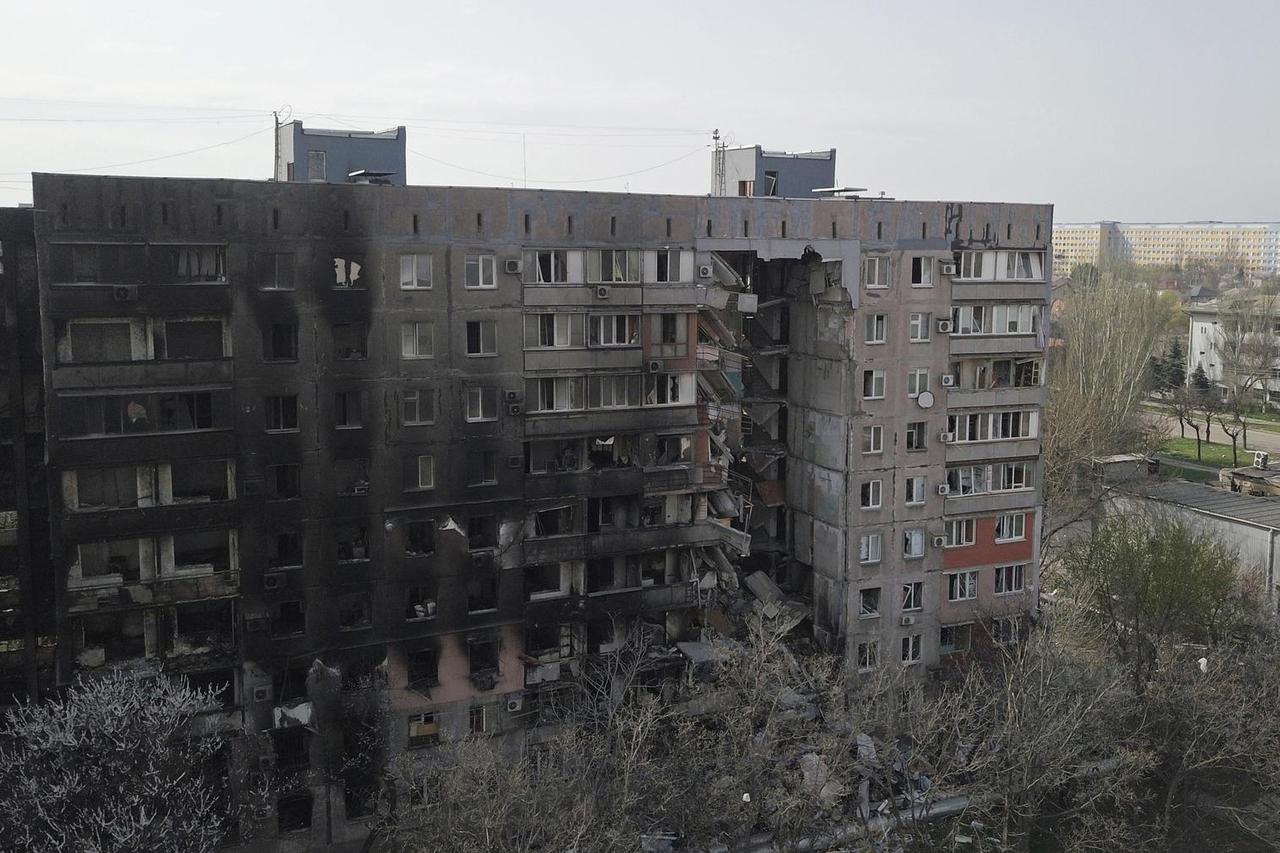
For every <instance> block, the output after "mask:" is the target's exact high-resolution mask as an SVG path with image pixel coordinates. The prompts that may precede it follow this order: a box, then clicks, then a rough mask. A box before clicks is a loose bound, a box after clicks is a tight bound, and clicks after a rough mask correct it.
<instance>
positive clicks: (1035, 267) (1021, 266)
mask: <svg viewBox="0 0 1280 853" xmlns="http://www.w3.org/2000/svg"><path fill="white" fill-rule="evenodd" d="M1043 266H1044V253H1042V252H1006V253H1005V278H1007V279H1013V280H1023V281H1025V280H1032V279H1039V278H1043V277H1044V273H1043Z"/></svg>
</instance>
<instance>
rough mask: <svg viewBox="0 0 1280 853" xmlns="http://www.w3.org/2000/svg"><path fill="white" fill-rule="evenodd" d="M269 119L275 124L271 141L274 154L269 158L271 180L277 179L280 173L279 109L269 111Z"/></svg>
mask: <svg viewBox="0 0 1280 853" xmlns="http://www.w3.org/2000/svg"><path fill="white" fill-rule="evenodd" d="M271 121H272V123H273V124H274V125H275V131H274V132H273V133H272V136H271V141H272V144H273V145H274V148H273V149H272V150H273V152H274V155H273V156H272V158H271V180H273V181H276V180H279V177H278V176H279V175H280V111H279V110H272V111H271Z"/></svg>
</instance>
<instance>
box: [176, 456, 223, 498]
mask: <svg viewBox="0 0 1280 853" xmlns="http://www.w3.org/2000/svg"><path fill="white" fill-rule="evenodd" d="M162 467H163V466H162ZM169 483H170V490H171V492H172V502H173V503H175V504H189V503H211V502H213V501H225V500H228V499H230V497H231V468H230V463H229V462H227V460H225V459H216V460H212V461H208V460H197V461H191V462H174V463H173V464H172V465H170V466H169Z"/></svg>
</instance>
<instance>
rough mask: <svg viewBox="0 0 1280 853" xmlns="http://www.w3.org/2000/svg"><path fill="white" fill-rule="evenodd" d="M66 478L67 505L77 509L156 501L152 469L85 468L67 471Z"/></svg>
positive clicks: (105, 507) (145, 503)
mask: <svg viewBox="0 0 1280 853" xmlns="http://www.w3.org/2000/svg"><path fill="white" fill-rule="evenodd" d="M63 481H64V483H66V485H65V486H64V492H65V493H66V496H67V500H66V503H67V508H68V509H70V510H73V511H75V510H80V511H84V510H100V509H118V508H123V507H134V506H150V505H152V504H153V502H154V498H153V495H154V489H153V487H152V483H151V469H150V468H136V467H133V466H129V467H127V468H82V469H80V470H78V471H68V472H66V473H65V474H64V475H63ZM73 490H74V491H73Z"/></svg>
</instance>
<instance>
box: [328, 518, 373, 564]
mask: <svg viewBox="0 0 1280 853" xmlns="http://www.w3.org/2000/svg"><path fill="white" fill-rule="evenodd" d="M334 541H335V543H336V545H337V549H338V562H351V561H353V560H367V559H369V544H368V542H369V539H368V531H367V530H366V529H365V526H364V525H363V524H339V525H338V526H337V527H336V528H335V529H334Z"/></svg>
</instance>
